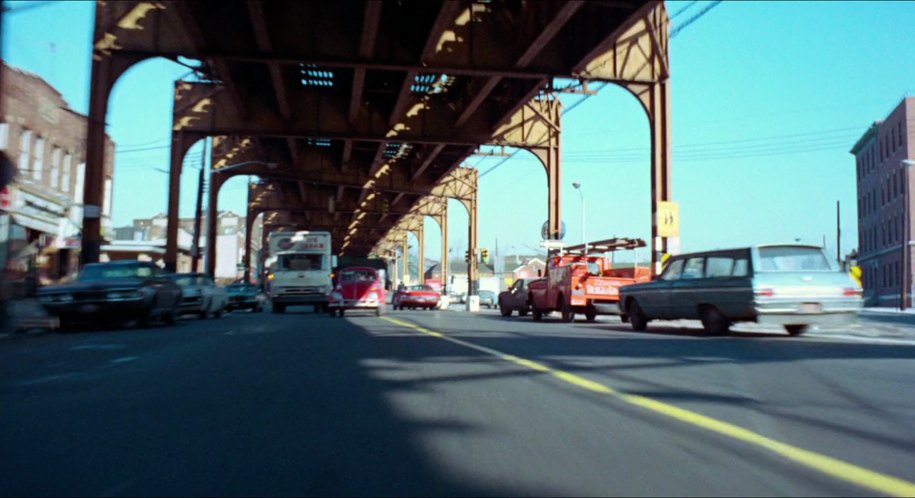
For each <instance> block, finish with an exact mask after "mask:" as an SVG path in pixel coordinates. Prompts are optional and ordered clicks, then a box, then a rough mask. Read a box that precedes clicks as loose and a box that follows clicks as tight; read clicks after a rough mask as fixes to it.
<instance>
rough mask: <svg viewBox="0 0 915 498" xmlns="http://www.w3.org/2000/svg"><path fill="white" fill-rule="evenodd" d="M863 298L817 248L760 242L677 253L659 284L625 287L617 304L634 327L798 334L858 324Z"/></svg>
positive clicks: (657, 281) (714, 331) (857, 287)
mask: <svg viewBox="0 0 915 498" xmlns="http://www.w3.org/2000/svg"><path fill="white" fill-rule="evenodd" d="M861 294H862V289H861V287H859V286H858V284H857V282H855V281H854V280H853V279H852V277H851V276H850V275H849V274H848V273H845V272H841V271H836V270H834V269H833V268H832V267H830V264H829V261H828V260H827V257H826V254H825V253H824V252H823V249H822V248H820V247H817V246H809V245H760V246H755V247H748V248H741V249H730V250H716V251H707V252H701V253H693V254H681V255H678V256H673V257H671V258H670V260H669V261H668V264H667V267H666V269H665V270H664V272H663V273H662V274H661V275H660V276H659V277H658V279H656V280H653V281H651V282H646V283H641V284H634V285H627V286H624V287H622V288H621V289H620V301H619V303H620V304H619V305H620V313H621V317H622V318H623V321H627V320H628V321H629V323H630V324H631V325H632V328H633V329H634V330H645V328H646V327H647V325H648V322H649V321H651V320H654V319H700V320H702V325H703V327H704V328H705V331H706V332H707V333H710V334H724V333H726V332H727V331H728V328H729V327H730V325H731V323H733V322H737V321H751V322H757V323H763V324H777V325H782V326H784V327H785V330H787V331H788V333H789V334H791V335H800V334H802V333H804V332H805V331H806V330H807V329H808V327H809V326H810V325H828V324H844V323H849V322H851V321H853V320H854V319H855V318H856V317H857V315H858V312H859V311H860V310H861V307H862V304H863V300H862V298H861Z"/></svg>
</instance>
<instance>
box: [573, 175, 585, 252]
mask: <svg viewBox="0 0 915 498" xmlns="http://www.w3.org/2000/svg"><path fill="white" fill-rule="evenodd" d="M572 187H574V188H575V190H577V191H578V197H579V198H580V199H581V243H582V244H584V245H585V255H586V256H587V254H588V239H587V238H585V195H584V194H582V193H581V184H580V183H578V182H574V183H572Z"/></svg>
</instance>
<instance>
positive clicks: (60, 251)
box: [0, 61, 114, 280]
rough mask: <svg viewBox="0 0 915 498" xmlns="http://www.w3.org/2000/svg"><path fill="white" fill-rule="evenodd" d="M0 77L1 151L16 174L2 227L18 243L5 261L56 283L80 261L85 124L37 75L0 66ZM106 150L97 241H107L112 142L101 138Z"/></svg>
mask: <svg viewBox="0 0 915 498" xmlns="http://www.w3.org/2000/svg"><path fill="white" fill-rule="evenodd" d="M0 71H2V72H3V74H2V78H0V79H2V85H3V86H2V88H0V98H2V99H3V100H2V103H0V108H2V110H3V115H2V116H0V150H3V151H5V153H6V154H7V156H8V157H9V158H10V160H11V161H12V163H13V164H14V165H15V167H16V170H17V171H16V175H15V177H14V179H13V182H12V184H10V185H9V186H8V187H6V188H5V189H4V192H3V195H2V201H0V214H2V215H3V216H4V217H5V218H4V220H5V223H4V224H2V225H0V227H2V228H0V229H2V230H5V233H4V234H3V235H4V237H3V238H4V240H11V241H13V242H17V243H18V244H17V243H12V242H11V243H10V244H7V245H6V247H5V248H4V249H5V251H4V255H3V256H4V257H8V258H9V262H8V264H9V265H11V266H13V267H16V266H28V267H30V268H31V269H34V268H35V267H37V268H39V269H40V271H39V273H40V277H41V278H42V280H57V279H60V278H63V277H65V276H67V275H69V274H72V273H73V272H74V271H75V270H76V269H77V265H78V261H79V254H78V252H79V242H80V232H81V228H80V227H81V225H82V218H83V203H82V201H83V189H84V178H85V157H86V151H85V144H86V129H87V119H88V118H87V117H86V116H85V115H83V114H80V113H78V112H76V111H74V110H73V109H71V108H70V106H69V105H68V104H67V102H66V101H65V100H64V99H63V97H62V96H61V94H60V92H58V91H57V90H55V89H54V87H52V86H51V85H50V84H48V82H46V81H45V80H44V79H42V78H41V77H40V76H37V75H35V74H32V73H29V72H26V71H22V70H19V69H16V68H13V67H10V66H8V65H7V64H6V63H5V62H2V61H0ZM105 147H106V151H105V158H106V163H105V184H104V191H103V192H104V202H103V205H102V206H101V216H102V236H103V237H111V236H113V234H112V233H111V194H112V189H113V187H114V142H112V141H111V140H110V139H109V138H107V137H106V141H105ZM23 248H27V250H25V251H23V250H22V249H23ZM13 269H14V270H15V269H16V268H13ZM18 269H20V270H22V271H26V268H18Z"/></svg>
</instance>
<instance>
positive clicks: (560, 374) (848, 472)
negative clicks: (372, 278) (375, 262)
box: [382, 317, 915, 496]
mask: <svg viewBox="0 0 915 498" xmlns="http://www.w3.org/2000/svg"><path fill="white" fill-rule="evenodd" d="M382 318H383V319H384V320H387V321H388V322H391V323H393V324H395V325H399V326H401V327H407V328H410V329H413V330H416V331H417V332H420V333H423V334H426V335H430V336H433V337H436V338H439V339H443V340H446V341H448V342H453V343H455V344H460V345H462V346H465V347H469V348H471V349H475V350H477V351H480V352H483V353H486V354H488V355H491V356H495V357H497V358H501V359H503V360H506V361H509V362H511V363H514V364H516V365H520V366H523V367H525V368H529V369H531V370H535V371H538V372H542V373H549V374H550V375H552V376H553V377H555V378H557V379H560V380H562V381H564V382H566V383H569V384H572V385H574V386H576V387H580V388H582V389H586V390H588V391H592V392H596V393H599V394H607V395H610V396H613V397H614V398H616V399H618V400H620V401H623V402H625V403H628V404H630V405H634V406H638V407H640V408H643V409H646V410H648V411H651V412H654V413H656V414H659V415H664V416H666V417H669V418H673V419H675V420H678V421H680V422H683V423H685V424H689V425H692V426H695V427H700V428H702V429H706V430H709V431H712V432H715V433H718V434H721V435H723V436H727V437H730V438H732V439H735V440H738V441H743V442H745V443H748V444H750V445H753V446H756V447H759V448H763V449H765V450H768V451H770V452H772V453H775V454H776V455H779V456H781V457H784V458H787V459H788V460H792V461H794V462H797V463H799V464H801V465H804V466H806V467H808V468H810V469H813V470H816V471H819V472H822V473H823V474H826V475H828V476H831V477H834V478H836V479H839V480H841V481H846V482H849V483H851V484H855V485H857V486H861V487H864V488H868V489H872V490H875V491H878V492H881V493H885V494H887V495H890V496H915V483H913V482H909V481H906V480H904V479H900V478H898V477H893V476H890V475H887V474H882V473H880V472H877V471H873V470H869V469H866V468H864V467H859V466H857V465H854V464H852V463H848V462H846V461H843V460H839V459H837V458H832V457H829V456H826V455H821V454H819V453H815V452H813V451H809V450H805V449H803V448H799V447H797V446H792V445H790V444H787V443H782V442H780V441H776V440H774V439H771V438H768V437H766V436H763V435H761V434H757V433H755V432H753V431H751V430H748V429H745V428H743V427H740V426H738V425H734V424H730V423H728V422H722V421H720V420H717V419H714V418H712V417H708V416H706V415H702V414H699V413H697V412H694V411H690V410H687V409H684V408H680V407H677V406H674V405H671V404H667V403H664V402H661V401H657V400H654V399H651V398H648V397H645V396H638V395H632V394H625V393H621V392H619V391H616V390H615V389H613V388H611V387H608V386H605V385H603V384H601V383H599V382H595V381H593V380H589V379H586V378H584V377H581V376H579V375H575V374H573V373H569V372H565V371H563V370H557V369H554V368H551V367H549V366H546V365H543V364H541V363H537V362H534V361H531V360H527V359H524V358H520V357H517V356H514V355H510V354H507V353H502V352H500V351H496V350H494V349H490V348H487V347H484V346H479V345H477V344H473V343H470V342H467V341H463V340H461V339H455V338H453V337H448V336H447V335H445V334H442V333H441V332H435V331H433V330H429V329H427V328H425V327H422V326H419V325H416V324H413V323H409V322H405V321H402V320H397V319H395V318H388V317H382Z"/></svg>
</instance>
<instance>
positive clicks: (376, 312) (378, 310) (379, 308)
mask: <svg viewBox="0 0 915 498" xmlns="http://www.w3.org/2000/svg"><path fill="white" fill-rule="evenodd" d="M383 313H384V312H383V311H382V310H381V306H379V307H377V308H375V316H381V315H382V314H383Z"/></svg>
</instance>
